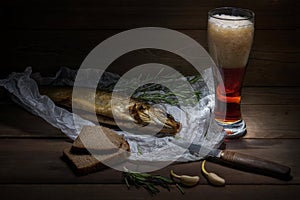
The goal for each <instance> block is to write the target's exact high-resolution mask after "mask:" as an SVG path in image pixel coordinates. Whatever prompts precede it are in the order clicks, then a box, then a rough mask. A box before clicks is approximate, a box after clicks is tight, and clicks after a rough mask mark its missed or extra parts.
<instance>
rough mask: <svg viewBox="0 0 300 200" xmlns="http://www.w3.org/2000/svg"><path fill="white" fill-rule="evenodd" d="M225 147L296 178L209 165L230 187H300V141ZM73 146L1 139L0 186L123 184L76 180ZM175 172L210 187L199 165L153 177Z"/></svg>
mask: <svg viewBox="0 0 300 200" xmlns="http://www.w3.org/2000/svg"><path fill="white" fill-rule="evenodd" d="M226 144H227V145H226V148H227V149H231V150H234V151H238V152H242V153H248V154H250V155H254V156H258V157H262V158H266V159H269V160H273V161H276V162H278V163H282V164H285V165H287V166H290V167H291V168H292V175H293V179H292V180H291V181H282V180H278V179H275V178H271V177H266V176H262V175H258V174H253V173H249V172H244V171H239V170H236V169H232V168H228V167H224V166H222V165H219V164H215V163H211V162H208V163H207V166H206V167H207V170H209V171H212V172H215V173H218V174H219V175H221V176H222V177H224V178H225V179H226V181H227V184H229V185H232V184H283V185H285V184H287V185H289V184H299V183H300V160H299V159H298V158H296V157H295V155H299V153H300V149H299V148H298V147H299V145H300V139H243V140H230V141H227V142H226ZM70 145H71V144H70V143H68V142H66V141H64V140H63V139H51V140H50V139H0V160H1V165H0V169H1V170H0V183H1V184H7V183H9V184H17V183H18V184H19V183H31V184H34V183H40V184H45V183H57V184H63V183H72V184H77V183H106V184H108V183H121V181H122V173H121V172H118V171H115V170H113V169H106V170H103V171H100V172H97V173H94V174H90V175H87V176H83V177H77V176H75V175H74V174H73V172H72V171H71V169H70V168H69V167H68V166H67V164H66V163H65V162H64V161H62V160H61V159H60V156H61V155H62V150H63V149H64V148H65V147H67V146H70ZM171 169H173V170H174V171H175V172H177V173H179V174H191V175H199V176H201V180H200V183H201V184H207V182H206V180H205V179H204V178H203V177H202V175H201V171H200V163H199V162H192V163H186V164H173V165H170V166H167V167H165V168H163V169H161V170H159V171H156V172H153V174H160V175H164V176H169V172H170V170H171Z"/></svg>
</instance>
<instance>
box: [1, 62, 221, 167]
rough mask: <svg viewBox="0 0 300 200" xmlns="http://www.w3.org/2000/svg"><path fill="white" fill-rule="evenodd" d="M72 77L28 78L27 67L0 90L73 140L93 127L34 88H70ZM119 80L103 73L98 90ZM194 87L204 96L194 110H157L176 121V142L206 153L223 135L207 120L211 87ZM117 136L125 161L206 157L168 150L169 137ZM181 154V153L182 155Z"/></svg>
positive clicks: (64, 73) (63, 72)
mask: <svg viewBox="0 0 300 200" xmlns="http://www.w3.org/2000/svg"><path fill="white" fill-rule="evenodd" d="M91 70H95V69H91ZM88 74H90V73H89V72H87V76H88ZM212 76H213V75H212V72H211V69H207V70H206V71H205V72H204V73H203V74H202V78H203V79H204V80H207V79H209V78H211V77H212ZM75 77H76V71H75V70H71V69H68V68H61V69H60V70H59V71H58V72H57V73H56V76H54V77H42V76H41V75H40V74H39V73H35V74H32V69H31V67H27V68H26V70H25V71H24V72H23V73H15V72H13V73H11V74H10V75H9V77H8V78H7V79H3V80H0V86H3V87H4V88H5V89H6V90H8V92H9V93H11V94H12V95H11V97H12V100H13V101H15V102H16V103H18V104H19V105H21V106H22V107H23V108H25V109H26V110H27V111H29V112H31V113H32V114H35V115H37V116H39V117H41V118H43V119H44V120H46V121H47V122H48V123H50V124H51V125H52V126H54V127H57V128H59V129H60V130H61V131H62V132H63V133H64V134H66V135H67V136H68V137H69V138H71V139H72V140H74V139H76V137H77V136H78V135H79V133H80V130H81V128H82V127H83V126H84V125H95V124H94V123H92V122H90V121H88V120H85V119H82V118H81V117H80V116H78V115H76V114H73V113H71V112H69V111H67V110H65V109H63V108H60V107H58V106H56V105H55V104H54V103H53V101H52V100H51V99H50V98H48V97H47V96H44V95H40V93H39V90H38V85H52V86H53V85H55V86H62V85H69V86H72V85H73V84H74V80H75ZM119 78H120V77H119V76H118V75H116V74H112V73H109V72H104V73H103V76H102V78H101V79H100V80H99V85H98V88H100V89H102V88H110V87H112V86H113V85H114V84H115V83H116V82H117V81H118V80H119ZM211 79H212V78H211ZM88 80H89V79H88V78H87V81H86V82H85V85H82V86H85V87H87V86H89V82H88ZM202 83H203V82H202ZM196 87H198V88H196V89H198V90H200V91H201V92H202V93H203V94H204V95H202V97H201V99H200V101H199V104H198V105H196V106H195V107H190V108H189V107H185V108H178V107H176V106H171V105H166V104H164V105H161V106H163V107H165V109H166V110H167V111H168V113H170V114H171V115H173V116H174V118H175V119H176V120H179V121H180V123H181V125H182V129H181V131H180V132H179V133H178V134H177V136H176V140H177V142H180V141H182V142H184V143H186V142H188V143H194V144H200V145H202V146H205V147H207V148H209V149H214V148H218V147H219V145H220V144H221V143H222V142H223V140H224V137H225V134H224V133H223V132H222V131H221V129H220V127H219V126H218V125H217V124H216V123H215V121H214V120H211V117H212V111H213V109H214V94H212V92H209V91H214V89H213V88H209V89H210V90H208V88H207V87H213V86H212V85H211V84H199V85H197V86H196ZM199 87H201V88H199ZM74 118H76V123H74ZM117 132H118V134H120V135H124V137H125V139H126V140H127V141H128V143H129V145H130V149H131V155H130V157H129V160H138V161H169V160H172V161H173V160H177V161H195V160H200V159H202V158H204V157H205V156H206V154H207V153H208V152H205V151H203V152H201V149H200V151H199V154H198V155H197V156H195V155H193V154H191V153H190V152H189V151H182V149H181V148H182V147H180V146H177V145H176V148H170V147H174V145H175V144H173V143H172V142H171V140H172V139H174V138H173V137H171V136H170V137H163V138H157V137H155V136H152V135H136V134H131V133H127V132H123V131H117ZM179 152H180V153H179ZM182 152H184V153H183V154H182Z"/></svg>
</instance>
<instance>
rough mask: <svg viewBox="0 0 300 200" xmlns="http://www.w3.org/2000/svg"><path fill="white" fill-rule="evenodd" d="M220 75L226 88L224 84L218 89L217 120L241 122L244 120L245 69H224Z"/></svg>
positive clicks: (218, 86)
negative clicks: (242, 89)
mask: <svg viewBox="0 0 300 200" xmlns="http://www.w3.org/2000/svg"><path fill="white" fill-rule="evenodd" d="M220 73H221V74H222V77H224V88H223V85H222V84H219V85H217V88H216V108H215V117H216V120H218V121H221V122H225V123H231V122H236V121H239V120H240V119H241V118H242V115H241V108H240V103H241V87H242V83H243V77H244V73H245V67H240V68H223V69H220ZM224 111H225V112H226V113H224Z"/></svg>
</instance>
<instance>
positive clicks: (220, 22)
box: [209, 14, 253, 28]
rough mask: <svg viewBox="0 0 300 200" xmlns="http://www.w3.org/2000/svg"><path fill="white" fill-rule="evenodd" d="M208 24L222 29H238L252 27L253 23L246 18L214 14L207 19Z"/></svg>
mask: <svg viewBox="0 0 300 200" xmlns="http://www.w3.org/2000/svg"><path fill="white" fill-rule="evenodd" d="M209 22H210V23H214V24H215V25H217V26H221V27H223V28H240V27H245V26H249V25H253V23H252V22H251V21H250V20H247V18H246V17H241V16H232V15H225V14H221V15H219V14H215V15H213V17H210V18H209Z"/></svg>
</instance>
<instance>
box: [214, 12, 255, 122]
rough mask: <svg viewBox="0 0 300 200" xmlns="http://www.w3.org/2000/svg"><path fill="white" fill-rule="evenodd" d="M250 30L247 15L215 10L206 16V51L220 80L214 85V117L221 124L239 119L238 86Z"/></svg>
mask: <svg viewBox="0 0 300 200" xmlns="http://www.w3.org/2000/svg"><path fill="white" fill-rule="evenodd" d="M227 10H228V8H225V11H226V12H227ZM253 34H254V25H253V22H252V21H251V20H249V19H248V18H247V17H241V16H235V15H234V16H233V15H227V14H215V15H212V16H210V18H209V20H208V46H209V52H210V55H211V56H212V58H213V60H214V61H215V63H216V65H217V67H218V70H219V72H220V75H221V77H222V81H223V82H219V83H218V84H217V87H216V107H215V117H216V120H217V121H218V122H220V123H221V124H231V123H235V122H238V121H240V120H241V119H242V116H241V108H240V103H241V88H242V83H243V78H244V74H245V69H246V65H247V61H248V57H249V53H250V49H251V45H252V40H253ZM223 86H224V87H223Z"/></svg>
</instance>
